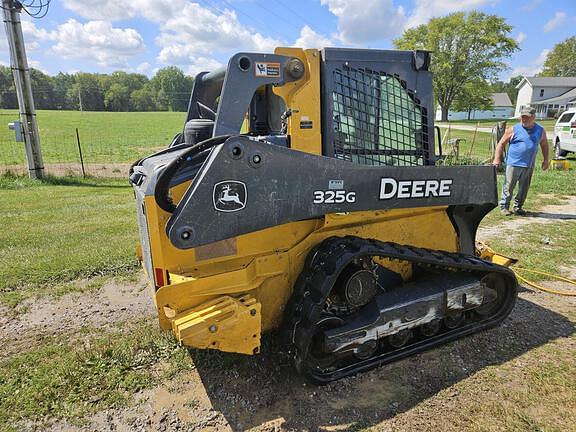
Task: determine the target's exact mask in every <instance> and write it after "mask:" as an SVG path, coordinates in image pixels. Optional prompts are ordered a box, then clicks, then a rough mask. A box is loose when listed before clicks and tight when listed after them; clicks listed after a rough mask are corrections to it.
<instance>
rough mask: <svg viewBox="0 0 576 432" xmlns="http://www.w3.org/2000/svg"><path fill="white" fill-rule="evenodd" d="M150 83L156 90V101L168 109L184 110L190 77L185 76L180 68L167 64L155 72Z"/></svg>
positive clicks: (190, 87) (186, 104)
mask: <svg viewBox="0 0 576 432" xmlns="http://www.w3.org/2000/svg"><path fill="white" fill-rule="evenodd" d="M150 83H151V84H152V86H153V87H154V89H155V90H156V91H157V102H158V105H159V106H160V107H162V108H165V109H169V110H170V111H185V110H186V108H187V106H188V100H189V98H190V92H191V91H192V79H191V78H189V77H186V75H184V72H182V70H181V69H179V68H177V67H175V66H168V67H165V68H162V69H160V70H159V71H158V72H156V75H154V77H153V78H152V79H151V80H150Z"/></svg>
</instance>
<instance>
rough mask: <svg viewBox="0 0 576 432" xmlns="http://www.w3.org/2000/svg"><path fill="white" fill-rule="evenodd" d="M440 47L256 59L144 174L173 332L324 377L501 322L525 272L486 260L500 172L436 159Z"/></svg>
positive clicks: (220, 82)
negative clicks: (276, 356)
mask: <svg viewBox="0 0 576 432" xmlns="http://www.w3.org/2000/svg"><path fill="white" fill-rule="evenodd" d="M429 63H430V53H428V52H422V51H415V52H407V51H384V50H360V49H336V48H326V49H323V50H302V49H297V48H277V49H276V50H275V52H274V54H271V53H266V54H264V53H261V54H254V53H239V54H236V55H234V56H233V57H232V58H231V59H230V60H229V62H228V65H227V66H226V67H223V68H222V69H219V70H215V71H213V72H209V73H208V72H202V73H200V74H199V75H197V76H196V79H195V81H194V87H193V90H192V94H191V98H190V104H189V108H188V112H187V118H186V122H185V126H184V129H183V132H182V133H180V134H178V135H177V136H176V137H175V138H174V140H173V141H172V143H171V144H170V146H169V147H168V148H166V149H165V150H163V151H160V152H158V153H156V154H153V155H151V156H148V157H146V158H144V159H142V160H140V161H138V162H136V163H135V164H134V165H133V166H132V168H131V172H130V181H131V183H132V185H133V188H134V191H135V196H136V203H137V213H138V221H139V229H140V247H139V256H140V260H141V262H142V265H143V268H144V270H145V273H146V275H147V277H148V278H149V282H150V286H151V288H152V291H153V295H154V300H155V303H156V306H157V310H158V316H159V320H160V325H161V326H162V327H163V328H165V329H171V330H172V331H173V332H174V333H175V334H176V336H177V337H178V339H179V340H180V341H181V342H182V343H183V344H185V345H187V346H190V347H196V348H212V349H218V350H222V351H228V352H236V353H244V354H256V353H258V352H259V349H260V336H261V333H262V332H265V331H268V330H271V329H276V328H280V329H281V332H280V334H282V335H283V338H284V340H285V343H286V350H287V352H289V353H291V355H292V356H293V358H294V363H295V365H296V367H297V369H298V370H299V372H301V373H302V374H304V375H305V376H307V377H308V378H310V379H311V380H313V381H315V382H318V383H323V382H328V381H332V380H335V379H338V378H341V377H345V376H349V375H351V374H355V373H357V372H360V371H364V370H367V369H370V368H373V367H375V366H377V365H380V364H384V363H387V362H390V361H394V360H397V359H400V358H403V357H405V356H408V355H411V354H415V353H418V352H421V351H423V350H426V349H430V348H433V347H436V346H438V345H440V344H443V343H445V342H448V341H452V340H455V339H458V338H460V337H463V336H465V335H468V334H471V333H474V332H477V331H479V330H482V329H486V328H488V327H491V326H494V325H496V324H498V323H500V322H501V321H502V320H503V319H504V318H505V317H506V316H507V315H508V314H509V313H510V311H511V309H512V307H513V305H514V302H515V299H516V290H517V282H516V279H515V277H514V274H513V273H512V271H510V270H509V269H508V268H506V267H504V266H500V265H498V264H495V263H493V262H491V261H489V260H483V259H481V258H480V257H478V256H476V254H475V235H476V229H477V227H478V224H479V223H480V221H481V220H482V218H483V217H484V216H485V215H486V214H487V213H488V212H489V211H490V210H491V209H493V208H494V207H495V205H496V203H497V192H496V173H495V169H494V168H493V167H491V166H436V165H435V162H436V155H435V143H434V141H435V140H434V125H433V105H432V77H431V73H430V72H429V71H428V66H429Z"/></svg>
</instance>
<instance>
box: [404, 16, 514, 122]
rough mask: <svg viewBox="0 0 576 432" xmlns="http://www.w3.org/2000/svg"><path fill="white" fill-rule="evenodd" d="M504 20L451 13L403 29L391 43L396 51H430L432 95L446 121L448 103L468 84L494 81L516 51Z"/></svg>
mask: <svg viewBox="0 0 576 432" xmlns="http://www.w3.org/2000/svg"><path fill="white" fill-rule="evenodd" d="M511 31H512V26H510V25H508V24H506V21H505V19H504V18H502V17H499V16H496V15H488V14H485V13H482V12H477V11H474V12H470V13H469V14H467V15H466V14H464V13H462V12H457V13H453V14H450V15H447V16H445V17H441V18H433V19H431V20H430V21H429V22H428V24H423V25H421V26H418V27H416V28H412V29H409V30H406V31H405V32H404V34H403V35H402V37H400V38H398V39H395V40H394V45H395V46H396V48H399V49H408V50H413V49H422V50H429V51H432V52H433V54H432V64H431V70H432V72H434V94H435V98H436V101H437V102H438V104H439V105H440V107H441V109H442V120H444V121H446V120H448V111H449V110H450V107H451V106H452V103H453V102H454V100H455V99H456V97H458V95H459V94H460V93H461V92H462V91H463V88H464V85H465V84H466V83H467V82H470V81H477V80H480V79H482V80H485V81H486V80H491V79H495V78H496V76H497V75H498V73H499V72H501V71H503V70H505V69H506V68H507V65H506V64H505V63H504V61H503V59H504V58H507V57H510V56H511V55H512V54H513V53H514V51H516V50H517V49H518V44H517V43H516V41H515V40H514V39H513V38H511V37H510V32H511Z"/></svg>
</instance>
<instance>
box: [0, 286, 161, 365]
mask: <svg viewBox="0 0 576 432" xmlns="http://www.w3.org/2000/svg"><path fill="white" fill-rule="evenodd" d="M20 307H21V308H23V309H24V310H26V313H23V314H14V313H13V312H11V311H9V310H8V309H7V308H6V307H4V306H1V307H0V332H1V335H0V346H4V347H5V348H4V349H3V350H1V351H0V358H3V357H8V356H10V355H11V354H12V353H14V352H16V351H17V350H18V349H19V348H20V347H22V346H27V345H30V342H31V340H41V339H43V338H46V337H50V336H55V335H66V334H71V333H74V332H76V331H78V330H79V329H81V328H82V327H92V328H98V329H103V330H105V329H109V328H111V327H113V326H114V325H115V323H118V322H122V321H126V320H128V319H130V318H138V319H139V318H144V317H149V316H152V315H153V314H154V313H155V307H154V304H153V300H152V296H151V295H150V293H149V292H148V289H147V288H146V281H145V279H144V277H143V276H142V277H140V278H139V280H138V281H137V282H135V283H124V282H118V281H117V280H116V279H111V280H110V281H108V282H106V283H105V284H104V285H103V286H102V288H101V289H99V290H98V291H96V292H89V293H74V294H67V295H65V296H62V297H60V298H58V299H51V298H40V299H30V300H26V301H25V302H24V303H23V304H22V305H21V306H20ZM6 347H7V348H6Z"/></svg>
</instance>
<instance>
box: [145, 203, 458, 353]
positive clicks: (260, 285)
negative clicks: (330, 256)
mask: <svg viewBox="0 0 576 432" xmlns="http://www.w3.org/2000/svg"><path fill="white" fill-rule="evenodd" d="M149 218H150V214H149ZM149 222H150V219H149ZM149 228H152V227H149ZM156 230H158V227H156ZM347 235H355V236H359V237H364V238H373V239H378V240H382V241H392V242H396V243H400V244H411V245H415V246H418V247H425V248H430V249H439V250H445V251H450V252H455V251H457V250H458V237H457V235H456V233H455V231H454V228H453V226H452V223H451V222H450V219H449V218H448V215H447V214H446V209H445V208H444V207H434V208H424V209H417V210H414V209H408V210H389V211H374V212H357V213H350V214H331V215H326V217H324V218H322V219H318V220H312V221H303V222H296V223H290V224H285V225H280V226H277V227H274V228H269V229H266V230H262V231H259V232H255V233H250V234H245V235H242V236H238V237H237V238H236V243H237V253H236V254H235V255H234V256H224V257H215V258H212V259H209V260H206V261H197V260H195V258H194V249H190V250H188V251H180V250H178V251H173V253H172V256H171V255H170V254H164V257H165V259H166V257H169V258H174V257H178V256H179V257H180V260H177V261H175V262H169V261H165V263H166V268H167V270H168V274H169V280H170V284H168V285H165V286H162V287H160V288H158V289H157V291H156V293H155V301H156V305H157V308H158V314H159V317H160V322H161V325H162V327H163V328H165V329H170V328H174V325H175V324H174V320H175V319H177V317H181V316H183V315H186V314H189V313H191V312H194V311H195V310H196V308H198V307H199V306H201V305H202V304H205V303H206V302H210V301H214V300H217V299H221V298H223V296H226V297H227V296H235V297H240V296H242V295H245V294H250V296H251V297H253V298H254V299H255V300H256V301H257V302H258V304H260V305H261V311H260V309H259V310H258V318H259V319H260V320H259V323H261V331H267V330H270V329H273V328H276V327H278V326H279V325H280V324H281V321H282V318H283V311H284V307H285V305H286V303H287V302H288V299H289V298H290V296H291V294H292V290H293V286H294V283H295V282H296V278H297V277H298V275H299V274H300V272H301V270H302V267H303V265H304V260H305V258H306V256H307V254H308V252H309V251H310V249H312V248H313V247H314V246H315V245H317V244H318V243H320V242H322V241H323V240H324V239H326V238H328V237H332V236H340V237H343V236H347ZM162 237H165V236H162ZM151 238H152V236H151ZM162 240H163V241H162V242H160V243H162V244H166V243H168V240H167V239H166V238H164V239H162ZM151 244H152V247H158V245H154V244H153V243H151ZM161 252H166V250H164V251H153V256H155V254H157V253H161ZM185 255H186V256H187V260H186V261H183V260H182V257H183V256H185ZM381 264H383V265H385V266H386V267H388V268H390V269H392V270H394V271H397V272H400V273H401V274H402V276H403V277H405V278H409V276H410V274H409V267H406V266H404V267H403V268H402V264H400V263H398V262H394V263H390V262H389V261H388V262H386V260H383V261H382V262H381ZM154 266H155V267H157V262H156V261H155V263H154ZM182 268H186V269H187V271H185V272H177V271H175V269H182ZM203 325H204V327H205V328H204V330H206V329H207V328H208V326H209V325H210V322H208V321H207V322H205V323H203ZM238 326H240V327H241V326H242V324H241V323H239V324H238ZM259 331H260V329H259ZM248 333H249V332H248V329H245V334H248ZM258 333H259V332H258ZM177 334H178V333H177ZM220 335H221V336H222V338H230V340H225V339H222V340H219V341H218V346H224V345H226V346H227V347H230V344H234V342H233V340H236V341H237V343H238V346H237V348H238V349H232V348H228V349H226V350H227V351H235V352H246V350H247V348H246V347H245V346H244V343H243V342H241V339H238V338H237V336H236V333H235V332H222V333H220ZM181 340H182V341H183V342H184V343H186V344H187V345H190V346H195V347H203V346H204V345H203V344H204V343H203V342H202V343H201V342H200V339H198V341H197V342H195V339H194V338H193V337H191V336H189V337H187V338H186V339H183V338H181ZM258 342H259V337H258ZM232 346H233V345H232ZM207 347H208V348H217V347H216V346H211V345H210V346H207ZM219 349H222V348H219Z"/></svg>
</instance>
